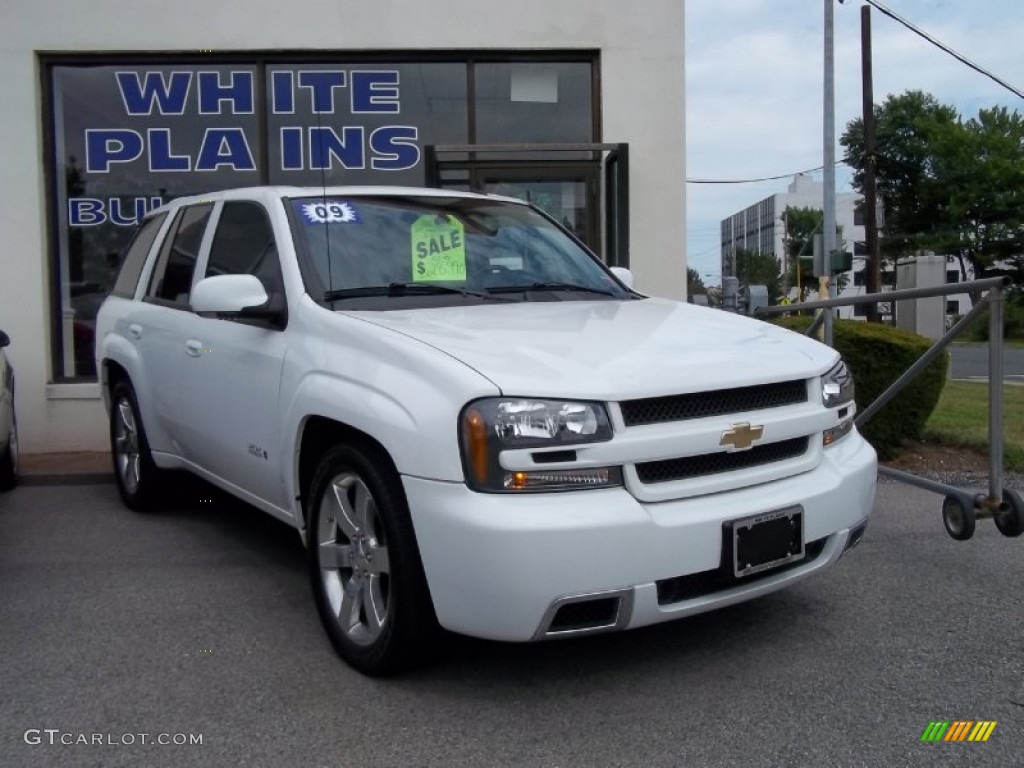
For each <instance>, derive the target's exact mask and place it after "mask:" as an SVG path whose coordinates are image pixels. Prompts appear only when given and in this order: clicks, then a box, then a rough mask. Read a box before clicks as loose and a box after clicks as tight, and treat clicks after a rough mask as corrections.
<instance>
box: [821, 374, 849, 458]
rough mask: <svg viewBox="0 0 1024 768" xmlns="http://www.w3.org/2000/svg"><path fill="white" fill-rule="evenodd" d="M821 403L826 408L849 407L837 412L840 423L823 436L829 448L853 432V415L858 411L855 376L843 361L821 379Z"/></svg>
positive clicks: (826, 431)
mask: <svg viewBox="0 0 1024 768" xmlns="http://www.w3.org/2000/svg"><path fill="white" fill-rule="evenodd" d="M821 401H822V403H824V404H825V407H826V408H838V407H840V406H844V405H845V406H847V407H845V408H841V409H840V410H839V411H838V412H837V416H838V418H839V423H838V424H837V425H836V426H834V427H831V428H830V429H826V430H825V431H824V432H823V433H822V435H821V442H822V444H823V445H825V446H826V447H827V446H829V445H832V444H833V443H835V442H836V441H838V440H840V439H842V438H844V437H846V436H847V435H848V434H850V432H851V431H853V414H854V413H855V412H856V410H857V406H856V405H855V404H854V402H853V374H851V373H850V369H849V368H847V367H846V363H844V362H843V361H842V360H840V361H839V362H838V363H836V364H835V365H833V366H832V368H831V369H830V370H829V372H828V373H826V374H825V375H824V376H822V377H821Z"/></svg>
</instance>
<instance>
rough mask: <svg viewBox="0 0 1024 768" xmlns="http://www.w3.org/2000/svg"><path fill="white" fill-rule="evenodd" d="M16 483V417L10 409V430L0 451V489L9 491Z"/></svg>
mask: <svg viewBox="0 0 1024 768" xmlns="http://www.w3.org/2000/svg"><path fill="white" fill-rule="evenodd" d="M17 484H18V419H17V417H16V416H15V414H14V409H13V408H12V409H11V432H10V434H9V435H8V437H7V445H5V446H4V447H3V451H2V453H0V491H9V490H11V489H12V488H13V487H14V486H16V485H17Z"/></svg>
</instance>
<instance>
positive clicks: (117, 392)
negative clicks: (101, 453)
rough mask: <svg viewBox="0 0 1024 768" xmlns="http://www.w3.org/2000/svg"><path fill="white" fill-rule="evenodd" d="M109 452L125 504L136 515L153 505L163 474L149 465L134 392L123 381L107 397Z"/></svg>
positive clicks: (151, 459)
mask: <svg viewBox="0 0 1024 768" xmlns="http://www.w3.org/2000/svg"><path fill="white" fill-rule="evenodd" d="M110 453H111V456H112V457H113V460H114V477H115V479H116V481H117V490H118V491H119V492H120V494H121V500H122V501H124V503H125V505H127V506H128V507H129V508H131V509H134V510H135V511H137V512H144V511H147V510H150V509H152V508H153V507H154V506H156V501H157V499H158V498H159V494H160V487H161V485H162V484H163V473H162V472H161V470H160V469H159V468H158V467H157V466H156V464H154V463H153V456H152V455H151V453H150V451H149V442H148V441H147V440H146V430H145V428H144V427H143V426H142V417H141V415H140V414H139V405H138V401H137V400H136V398H135V390H134V389H133V388H132V385H131V384H130V383H128V382H127V381H119V382H118V383H117V384H116V385H115V386H114V391H113V393H112V395H111V408H110Z"/></svg>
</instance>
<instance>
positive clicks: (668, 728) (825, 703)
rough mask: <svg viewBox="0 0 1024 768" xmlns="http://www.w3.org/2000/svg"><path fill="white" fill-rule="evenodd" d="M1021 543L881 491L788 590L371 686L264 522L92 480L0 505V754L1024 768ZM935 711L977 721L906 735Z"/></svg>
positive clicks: (294, 555) (463, 658) (199, 762)
mask: <svg viewBox="0 0 1024 768" xmlns="http://www.w3.org/2000/svg"><path fill="white" fill-rule="evenodd" d="M1022 555H1024V538H1018V539H1007V538H1004V537H1002V536H1001V535H999V534H998V532H997V531H996V530H995V527H994V526H993V525H992V524H991V522H989V521H983V522H980V523H979V526H978V534H977V535H976V536H975V538H974V539H973V540H971V541H968V542H955V541H953V540H951V539H950V538H948V537H947V536H946V534H945V531H944V529H943V527H942V523H941V520H940V516H939V499H938V497H936V496H934V495H932V494H929V493H926V492H924V491H920V490H918V489H913V488H909V487H907V486H903V485H900V484H896V483H893V482H888V481H884V482H881V483H880V485H879V493H878V497H877V502H876V507H875V513H874V517H873V520H872V523H871V525H870V527H869V528H868V531H867V534H866V536H865V539H864V541H863V543H862V544H861V546H860V547H858V548H857V549H856V550H854V551H853V552H852V553H851V554H850V555H849V556H847V557H845V558H844V559H843V560H842V561H841V562H840V563H839V564H838V566H837V567H836V568H834V569H833V570H832V571H830V572H829V573H827V574H824V575H822V576H820V577H818V578H815V579H812V580H810V581H807V582H804V583H802V584H799V585H797V586H796V587H794V588H791V589H789V590H787V591H784V592H780V593H776V594H774V595H771V596H768V597H765V598H762V599H760V600H758V601H755V602H753V603H748V604H746V605H741V606H737V607H734V608H730V609H726V610H724V611H720V612H717V613H712V614H707V615H704V616H700V617H695V618H692V619H685V620H682V621H678V622H675V623H671V624H667V625H662V626H659V627H653V628H648V629H644V630H637V631H633V632H626V633H621V634H617V635H605V636H601V637H594V638H591V639H587V640H578V641H561V642H553V643H545V644H535V645H509V644H498V643H490V642H483V641H476V640H469V639H453V640H452V642H451V646H450V651H449V652H448V653H447V654H446V655H445V656H444V657H443V658H441V659H440V660H438V661H437V662H436V663H434V664H433V665H431V666H429V667H427V668H425V669H421V670H419V671H416V672H414V673H412V674H409V675H407V676H405V677H401V678H398V679H390V680H372V679H368V678H365V677H362V676H360V675H359V674H358V673H356V672H353V671H352V670H351V669H349V668H348V667H346V666H345V665H344V664H343V663H342V662H341V661H340V660H339V659H338V658H337V657H336V656H335V655H334V653H333V651H332V650H331V647H330V644H329V643H328V641H327V639H326V637H325V635H324V633H323V632H322V630H321V628H320V626H319V623H318V620H317V616H316V611H315V610H314V607H313V602H312V598H311V596H310V589H309V585H308V583H307V577H306V570H305V561H304V551H303V549H302V547H301V545H300V542H299V539H298V536H297V535H296V534H294V532H293V531H292V530H291V529H289V528H287V527H286V526H284V525H282V524H280V523H278V522H277V521H275V520H273V519H271V518H269V517H268V516H266V515H263V514H262V513H260V512H258V511H256V510H254V509H252V508H250V507H246V506H244V505H242V504H240V503H237V502H234V501H231V500H230V499H228V498H226V497H224V496H223V495H221V494H219V493H217V492H214V491H211V490H209V489H208V488H207V487H206V486H202V485H198V484H193V485H191V486H186V487H185V490H184V491H182V492H181V493H180V498H179V499H177V500H176V501H174V502H172V503H171V504H170V508H169V509H168V510H167V511H164V512H160V513H157V514H151V515H140V514H136V513H132V512H130V511H128V510H127V509H125V508H123V507H122V506H121V505H120V503H119V501H118V499H117V495H116V491H115V489H114V487H113V486H112V485H83V486H29V487H22V488H18V489H16V490H15V491H13V492H12V493H10V494H3V495H0V660H2V663H0V765H3V766H5V768H6V767H12V768H20V767H21V766H58V765H59V766H274V767H278V766H282V767H283V766H289V767H291V766H301V767H302V768H307V767H313V766H344V767H345V768H364V767H366V768H370V767H376V766H389V767H390V766H444V767H445V768H451V767H452V766H460V767H461V766H550V767H552V768H554V767H555V766H562V767H569V766H587V767H588V768H589V767H591V766H593V767H597V768H599V767H601V766H630V767H631V768H633V767H636V766H743V768H754V767H756V766H787V767H788V766H917V765H921V766H937V765H938V766H945V765H957V766H959V765H962V766H1000V768H1005V767H1006V766H1022V765H1024V610H1022V608H1021V594H1020V590H1021V586H1022V584H1024V579H1022V575H1024V558H1022ZM594 567H595V568H599V567H600V563H595V565H594ZM955 720H974V721H977V720H989V721H996V722H997V725H996V727H995V729H994V730H993V732H992V735H991V737H990V738H989V740H988V741H987V742H985V743H971V742H962V743H953V742H939V743H922V742H921V741H920V739H921V735H922V733H923V732H924V730H925V728H926V727H927V726H928V725H929V723H930V722H932V721H955ZM142 734H147V736H146V738H145V739H144V738H142V736H141V735H142ZM163 734H166V735H167V736H166V737H164V738H163V740H166V741H171V742H172V743H171V744H166V745H162V744H157V743H154V742H155V741H156V740H157V739H159V738H161V736H162V735H163ZM197 736H198V737H199V738H200V739H201V742H202V743H201V744H196V743H191V744H190V743H187V741H186V743H184V744H174V743H173V742H174V741H176V740H177V741H180V740H181V739H186V740H191V741H195V739H196V737H197ZM83 738H84V740H85V742H86V743H82V740H83ZM97 739H98V740H99V741H100V742H101V743H94V742H95V741H96V740H97ZM62 741H64V742H68V741H70V742H71V743H64V744H62V743H61V742H62ZM51 742H52V743H51ZM110 742H113V743H110ZM126 742H127V743H126ZM143 742H146V743H143Z"/></svg>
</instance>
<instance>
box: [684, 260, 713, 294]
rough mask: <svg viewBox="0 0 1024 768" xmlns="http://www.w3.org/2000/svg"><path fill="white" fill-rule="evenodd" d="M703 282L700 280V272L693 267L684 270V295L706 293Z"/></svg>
mask: <svg viewBox="0 0 1024 768" xmlns="http://www.w3.org/2000/svg"><path fill="white" fill-rule="evenodd" d="M707 292H708V289H707V288H706V287H704V281H703V280H701V279H700V272H698V271H697V270H696V269H694V268H693V267H687V268H686V294H687V295H688V296H693V295H695V294H698V293H707Z"/></svg>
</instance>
